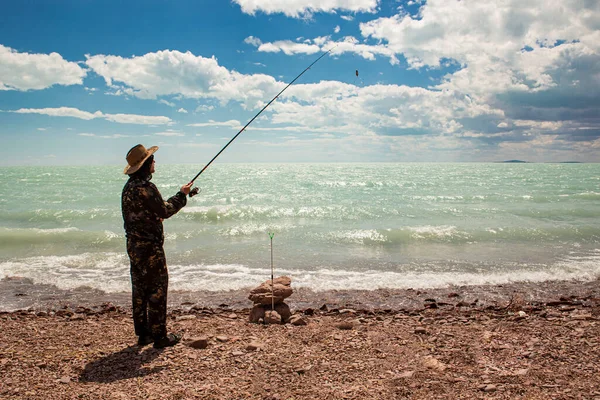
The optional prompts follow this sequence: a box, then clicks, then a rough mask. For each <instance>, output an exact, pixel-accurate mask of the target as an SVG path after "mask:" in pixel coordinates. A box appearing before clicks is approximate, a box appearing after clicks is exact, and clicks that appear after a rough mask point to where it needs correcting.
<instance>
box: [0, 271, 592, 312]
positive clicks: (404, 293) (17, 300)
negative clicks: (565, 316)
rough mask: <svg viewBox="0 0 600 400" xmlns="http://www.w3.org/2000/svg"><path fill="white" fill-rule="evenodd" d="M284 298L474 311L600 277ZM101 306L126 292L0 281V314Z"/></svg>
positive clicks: (542, 298) (580, 287)
mask: <svg viewBox="0 0 600 400" xmlns="http://www.w3.org/2000/svg"><path fill="white" fill-rule="evenodd" d="M292 287H293V288H294V294H293V295H292V297H290V298H289V299H287V300H286V302H287V303H288V304H289V305H290V307H291V308H292V310H294V309H306V308H314V309H316V308H320V307H322V306H323V305H326V306H327V307H329V308H354V309H360V310H371V311H373V310H392V311H401V310H407V311H410V310H419V309H423V308H424V307H428V303H431V300H435V301H436V302H439V303H440V304H441V305H442V306H456V305H458V304H460V305H472V306H476V307H478V308H485V307H488V306H493V307H495V306H502V305H506V304H508V303H509V302H510V301H511V299H513V298H514V297H515V296H516V297H519V298H522V299H523V301H526V302H528V303H530V304H543V303H547V302H553V301H560V299H561V298H571V297H572V298H578V299H591V298H600V279H599V280H594V281H547V282H533V283H532V282H515V283H509V284H504V285H478V286H475V285H474V286H454V287H447V288H432V289H423V288H421V289H379V290H329V291H321V292H315V291H313V290H310V289H307V288H302V287H300V288H298V287H295V286H294V282H292ZM250 289H251V288H250V287H248V288H247V289H241V290H232V291H221V292H213V291H198V292H178V291H172V290H170V291H169V297H168V302H169V309H170V310H177V309H182V310H189V309H190V308H191V307H192V306H198V307H206V308H219V307H220V308H226V309H231V310H244V309H249V308H251V307H252V302H251V301H250V300H248V294H249V292H250ZM103 303H112V304H114V305H115V306H118V307H121V308H124V309H127V308H130V307H131V304H130V303H131V294H130V293H126V292H123V293H105V292H103V291H101V290H97V289H92V288H89V287H80V288H76V289H73V290H63V289H59V288H57V287H56V286H54V285H44V284H34V283H33V282H32V281H31V280H30V279H27V278H20V277H9V278H4V279H2V280H0V312H3V311H5V312H6V311H15V310H27V309H30V310H36V311H52V310H57V309H61V308H65V307H66V308H76V307H78V306H83V307H94V306H99V305H101V304H103Z"/></svg>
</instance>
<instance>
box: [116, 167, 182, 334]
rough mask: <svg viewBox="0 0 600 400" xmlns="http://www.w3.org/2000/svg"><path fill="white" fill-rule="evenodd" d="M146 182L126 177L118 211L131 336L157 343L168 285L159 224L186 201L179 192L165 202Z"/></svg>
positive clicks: (164, 316)
mask: <svg viewBox="0 0 600 400" xmlns="http://www.w3.org/2000/svg"><path fill="white" fill-rule="evenodd" d="M150 178H151V176H148V177H147V178H143V179H140V178H136V177H130V178H129V181H127V183H126V184H125V187H124V188H123V194H122V197H121V207H122V212H123V220H124V221H125V233H126V235H127V254H128V255H129V259H130V261H131V285H132V300H133V323H134V328H135V333H136V335H138V336H140V337H142V336H152V338H154V339H159V338H163V337H165V335H166V334H167V327H166V319H167V289H168V284H169V274H168V270H167V260H166V258H165V252H164V250H163V243H164V234H163V224H162V220H163V219H164V218H169V217H171V216H172V215H174V214H176V213H177V212H178V211H179V210H180V209H181V208H182V207H183V206H185V204H186V197H185V194H183V193H182V192H179V193H177V194H176V195H175V196H173V197H171V198H170V199H169V200H167V201H166V202H165V201H164V200H163V198H162V196H161V195H160V192H159V191H158V189H157V188H156V186H155V185H154V184H153V183H152V182H150Z"/></svg>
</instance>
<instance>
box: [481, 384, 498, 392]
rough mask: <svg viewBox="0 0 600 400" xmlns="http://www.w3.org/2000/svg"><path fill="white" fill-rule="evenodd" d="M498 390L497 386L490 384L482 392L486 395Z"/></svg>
mask: <svg viewBox="0 0 600 400" xmlns="http://www.w3.org/2000/svg"><path fill="white" fill-rule="evenodd" d="M496 389H497V388H496V385H492V384H488V385H485V387H484V388H483V389H482V390H483V391H484V392H486V393H490V392H495V391H496Z"/></svg>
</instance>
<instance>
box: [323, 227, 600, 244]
mask: <svg viewBox="0 0 600 400" xmlns="http://www.w3.org/2000/svg"><path fill="white" fill-rule="evenodd" d="M319 235H320V237H321V238H323V239H325V240H328V241H330V242H333V243H352V244H357V243H358V244H363V245H397V244H408V243H447V244H465V243H480V242H525V243H527V242H540V241H561V240H564V241H569V242H570V241H573V240H579V241H582V242H592V243H596V242H600V227H597V226H581V227H573V226H565V227H558V226H556V227H544V228H542V227H536V228H528V227H487V228H482V229H459V228H458V227H456V226H451V225H440V226H434V225H423V226H413V227H402V228H388V229H366V230H356V229H348V230H336V231H332V232H328V233H325V234H319Z"/></svg>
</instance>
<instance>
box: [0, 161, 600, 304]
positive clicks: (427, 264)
mask: <svg viewBox="0 0 600 400" xmlns="http://www.w3.org/2000/svg"><path fill="white" fill-rule="evenodd" d="M201 168H202V165H191V164H185V165H184V164H181V165H161V164H157V167H156V169H157V170H156V172H155V173H154V176H153V179H152V181H153V182H154V183H155V184H156V185H157V187H158V188H159V190H160V192H161V193H162V195H163V197H164V199H165V200H166V199H168V198H169V197H170V196H172V195H174V194H175V193H176V192H177V191H178V190H179V188H180V187H181V185H183V184H185V183H186V182H188V181H189V180H190V179H191V178H192V177H193V176H194V175H195V174H196V173H197V172H198V171H199V170H200V169H201ZM126 180H127V176H125V175H123V173H122V166H77V167H56V166H53V167H48V166H45V167H39V166H35V167H34V166H28V167H1V168H0V279H4V278H6V277H25V278H30V279H31V280H33V282H34V283H40V284H51V285H55V286H56V287H58V288H61V289H74V288H78V287H82V286H85V287H91V288H95V289H100V290H103V291H105V292H108V293H113V292H127V291H129V290H130V275H129V259H128V257H127V254H126V249H125V235H124V229H123V219H122V215H121V203H120V201H121V191H122V188H123V185H124V184H125V182H126ZM196 184H197V185H198V186H199V187H200V189H201V192H200V194H199V195H197V196H195V197H193V198H191V199H188V203H187V205H186V206H185V207H184V208H183V209H182V210H181V211H180V212H179V213H178V214H176V215H175V216H173V217H171V218H170V219H168V220H165V221H164V225H165V251H166V255H167V263H168V268H169V275H170V281H169V289H170V290H182V291H196V290H209V291H226V290H230V289H241V288H246V287H251V286H254V285H256V284H257V283H260V282H262V281H264V280H266V279H269V278H270V276H271V272H272V271H273V272H274V274H275V276H279V275H288V276H290V277H291V278H292V281H293V285H295V286H298V287H307V288H310V289H312V290H314V291H326V290H338V289H360V290H374V289H379V288H392V289H403V288H437V287H447V286H452V285H482V284H483V285H485V284H503V283H509V282H542V281H550V280H584V281H585V280H594V279H597V278H598V277H599V276H600V164H575V163H573V164H568V163H564V164H563V163H556V164H550V163H549V164H537V163H536V164H534V163H367V164H359V163H347V164H340V163H332V164H327V163H314V164H292V163H289V164H219V163H216V164H213V165H211V167H210V168H208V169H207V170H206V171H205V172H204V173H203V174H202V175H201V176H200V177H199V178H198V180H197V181H196ZM270 234H271V235H270ZM271 236H272V238H271Z"/></svg>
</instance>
